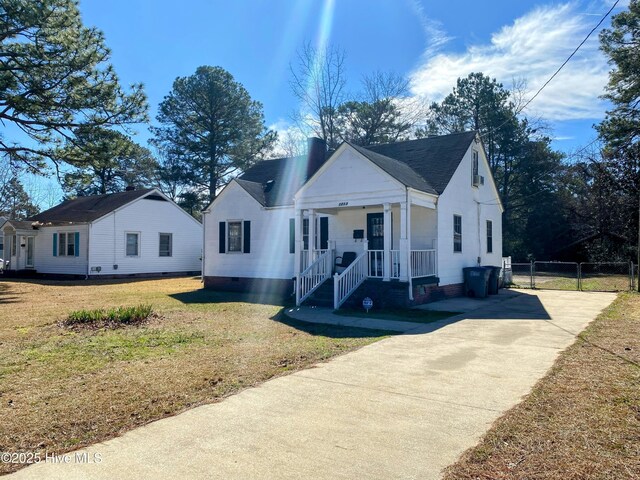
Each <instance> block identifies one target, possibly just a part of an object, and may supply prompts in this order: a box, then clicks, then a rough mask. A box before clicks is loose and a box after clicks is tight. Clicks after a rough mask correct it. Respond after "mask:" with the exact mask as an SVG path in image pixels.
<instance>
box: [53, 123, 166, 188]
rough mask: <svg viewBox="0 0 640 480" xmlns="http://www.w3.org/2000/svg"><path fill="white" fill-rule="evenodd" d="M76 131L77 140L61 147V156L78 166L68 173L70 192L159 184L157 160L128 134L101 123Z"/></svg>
mask: <svg viewBox="0 0 640 480" xmlns="http://www.w3.org/2000/svg"><path fill="white" fill-rule="evenodd" d="M74 135H75V139H74V140H73V142H68V144H67V146H66V147H65V148H61V149H59V150H58V155H59V156H60V159H61V160H64V161H65V162H66V163H68V164H69V165H71V166H72V167H74V169H73V170H71V171H70V172H68V173H66V174H65V175H64V180H63V184H62V187H63V190H64V191H65V192H66V193H67V195H70V196H84V195H101V194H106V193H115V192H121V191H123V190H124V189H125V188H126V187H127V186H128V185H132V186H151V185H155V184H156V182H157V170H158V164H157V162H156V160H155V159H154V158H153V156H152V155H151V152H149V150H148V149H146V148H144V147H141V146H140V145H138V144H136V143H135V142H133V141H132V140H131V138H129V137H128V136H126V135H124V134H122V133H120V132H117V131H115V130H109V129H105V128H100V127H95V128H89V127H82V128H78V129H76V130H75V131H74Z"/></svg>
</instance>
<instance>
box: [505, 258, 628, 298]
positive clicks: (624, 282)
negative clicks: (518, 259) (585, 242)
mask: <svg viewBox="0 0 640 480" xmlns="http://www.w3.org/2000/svg"><path fill="white" fill-rule="evenodd" d="M509 266H510V270H509ZM504 267H505V279H508V278H510V279H511V280H510V282H508V286H511V287H515V288H540V289H547V290H581V291H585V292H623V291H628V290H635V289H637V286H638V283H637V282H638V266H637V265H633V264H632V263H631V262H600V263H592V262H583V263H577V262H530V263H510V262H509V264H508V265H504Z"/></svg>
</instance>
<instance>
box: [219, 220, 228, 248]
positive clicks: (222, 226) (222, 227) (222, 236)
mask: <svg viewBox="0 0 640 480" xmlns="http://www.w3.org/2000/svg"><path fill="white" fill-rule="evenodd" d="M226 226H227V225H226V223H225V222H220V235H219V237H218V252H220V253H226V251H227V247H226V245H225V240H226V239H227V235H226V233H225V228H226Z"/></svg>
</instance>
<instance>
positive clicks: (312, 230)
mask: <svg viewBox="0 0 640 480" xmlns="http://www.w3.org/2000/svg"><path fill="white" fill-rule="evenodd" d="M315 248H316V212H315V210H313V209H310V210H309V251H308V255H309V260H308V261H309V263H308V264H307V265H311V264H312V263H313V262H314V260H315V258H313V252H314V250H315Z"/></svg>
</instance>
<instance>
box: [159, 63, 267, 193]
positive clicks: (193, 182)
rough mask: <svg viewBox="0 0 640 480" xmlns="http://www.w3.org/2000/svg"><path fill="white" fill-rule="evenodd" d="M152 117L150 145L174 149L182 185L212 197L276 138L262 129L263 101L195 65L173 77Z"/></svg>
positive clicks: (215, 70) (223, 74) (223, 75)
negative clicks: (190, 71) (154, 120)
mask: <svg viewBox="0 0 640 480" xmlns="http://www.w3.org/2000/svg"><path fill="white" fill-rule="evenodd" d="M157 120H158V122H159V123H160V126H159V127H153V128H152V132H153V134H154V139H153V140H152V143H153V144H154V145H155V146H156V147H158V149H160V150H161V151H163V152H165V153H166V154H167V155H175V154H176V152H179V155H180V157H181V161H182V162H183V163H184V165H185V167H186V168H185V169H184V170H183V171H182V173H183V177H182V178H183V180H184V183H185V184H186V185H190V186H191V187H193V188H195V189H199V190H201V191H206V193H207V195H208V197H209V199H211V200H212V199H214V198H215V196H216V193H217V191H218V190H219V189H220V188H221V187H223V186H224V185H226V184H227V182H228V181H229V180H230V178H231V177H232V176H234V175H237V174H238V173H240V172H241V171H242V170H244V169H246V168H247V167H249V166H251V165H252V164H253V163H254V162H256V161H257V160H259V159H260V158H261V157H262V156H263V155H264V154H265V153H267V152H268V151H269V150H270V149H271V147H272V145H273V143H274V142H275V140H276V134H275V132H272V131H268V130H267V129H266V127H265V124H264V115H263V113H262V104H261V103H260V102H257V101H254V100H252V99H251V97H250V96H249V93H248V92H247V90H246V89H245V88H244V87H243V86H242V85H241V84H240V83H238V82H236V81H235V80H234V78H233V76H232V75H231V74H230V73H229V72H227V71H226V70H224V69H222V68H220V67H208V66H204V67H199V68H198V69H197V70H196V73H195V74H193V75H191V76H189V77H179V78H177V79H176V80H175V81H174V82H173V88H172V90H171V92H170V93H169V95H167V96H166V97H165V98H164V100H163V101H162V103H161V104H160V108H159V113H158V116H157Z"/></svg>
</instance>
